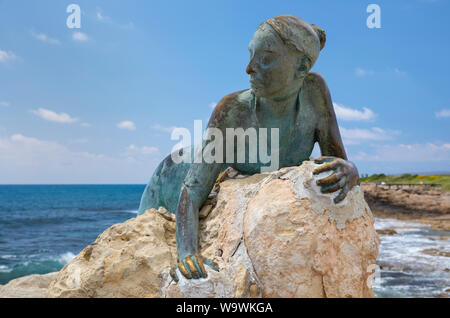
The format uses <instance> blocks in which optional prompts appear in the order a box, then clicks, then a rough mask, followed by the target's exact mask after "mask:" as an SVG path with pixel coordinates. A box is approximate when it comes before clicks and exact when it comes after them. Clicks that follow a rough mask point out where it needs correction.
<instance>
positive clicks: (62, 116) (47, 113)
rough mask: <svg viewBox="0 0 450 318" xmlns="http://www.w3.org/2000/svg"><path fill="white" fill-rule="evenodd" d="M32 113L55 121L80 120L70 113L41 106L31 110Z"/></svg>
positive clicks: (69, 121)
mask: <svg viewBox="0 0 450 318" xmlns="http://www.w3.org/2000/svg"><path fill="white" fill-rule="evenodd" d="M31 113H33V114H35V115H36V116H39V117H41V118H42V119H45V120H48V121H53V122H56V123H61V124H70V123H74V122H76V121H78V118H73V117H71V116H70V115H69V114H66V113H59V114H58V113H56V112H54V111H52V110H49V109H45V108H39V109H38V110H31Z"/></svg>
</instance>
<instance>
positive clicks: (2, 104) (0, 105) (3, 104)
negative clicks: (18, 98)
mask: <svg viewBox="0 0 450 318" xmlns="http://www.w3.org/2000/svg"><path fill="white" fill-rule="evenodd" d="M9 105H11V104H10V103H9V102H0V107H8V106H9Z"/></svg>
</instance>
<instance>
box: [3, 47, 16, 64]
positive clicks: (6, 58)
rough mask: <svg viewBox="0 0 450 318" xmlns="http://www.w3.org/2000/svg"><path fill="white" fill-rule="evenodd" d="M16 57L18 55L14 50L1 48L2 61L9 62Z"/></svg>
mask: <svg viewBox="0 0 450 318" xmlns="http://www.w3.org/2000/svg"><path fill="white" fill-rule="evenodd" d="M16 59H17V56H16V55H15V54H14V53H13V52H11V51H2V50H0V63H7V62H9V61H14V60H16Z"/></svg>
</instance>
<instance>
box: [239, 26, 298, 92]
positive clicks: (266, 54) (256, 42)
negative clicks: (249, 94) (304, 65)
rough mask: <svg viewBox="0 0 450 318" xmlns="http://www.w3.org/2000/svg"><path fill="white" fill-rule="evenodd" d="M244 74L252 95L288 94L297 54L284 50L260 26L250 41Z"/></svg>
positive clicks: (269, 31)
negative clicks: (247, 78)
mask: <svg viewBox="0 0 450 318" xmlns="http://www.w3.org/2000/svg"><path fill="white" fill-rule="evenodd" d="M248 49H249V51H250V62H249V64H248V66H247V74H249V75H250V83H251V86H252V90H253V93H254V94H255V95H256V96H258V97H266V98H276V97H284V96H287V95H289V94H291V93H292V90H293V89H294V86H295V79H296V68H297V67H298V65H297V61H298V53H296V52H295V51H294V50H293V49H290V48H289V47H287V46H286V45H285V44H284V43H283V41H282V40H281V38H280V37H279V36H278V34H277V33H276V32H275V31H274V30H273V29H272V27H271V26H270V25H268V24H267V23H264V24H263V25H261V26H260V27H259V28H258V30H257V31H256V33H255V35H254V36H253V38H252V40H251V41H250V44H249V47H248Z"/></svg>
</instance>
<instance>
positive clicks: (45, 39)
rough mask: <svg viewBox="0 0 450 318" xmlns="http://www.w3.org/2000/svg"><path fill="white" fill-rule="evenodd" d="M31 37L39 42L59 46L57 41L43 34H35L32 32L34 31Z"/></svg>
mask: <svg viewBox="0 0 450 318" xmlns="http://www.w3.org/2000/svg"><path fill="white" fill-rule="evenodd" d="M31 35H32V36H33V37H34V38H35V39H37V40H39V41H41V42H44V43H49V44H60V42H59V40H57V39H53V38H51V37H49V36H48V35H46V34H44V33H36V32H34V31H32V32H31Z"/></svg>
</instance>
